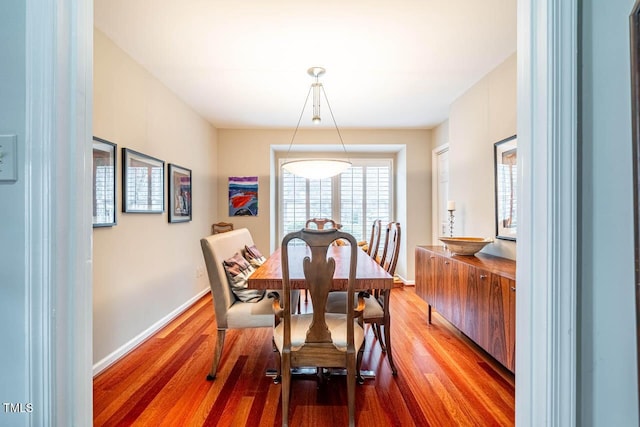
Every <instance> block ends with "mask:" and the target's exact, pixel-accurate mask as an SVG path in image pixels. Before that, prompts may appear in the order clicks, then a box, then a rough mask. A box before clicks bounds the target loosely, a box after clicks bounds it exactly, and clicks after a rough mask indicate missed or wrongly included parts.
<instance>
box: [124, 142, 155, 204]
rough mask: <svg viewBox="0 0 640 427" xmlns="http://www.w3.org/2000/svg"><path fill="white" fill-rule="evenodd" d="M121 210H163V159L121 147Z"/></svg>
mask: <svg viewBox="0 0 640 427" xmlns="http://www.w3.org/2000/svg"><path fill="white" fill-rule="evenodd" d="M122 211H123V212H126V213H159V214H161V213H163V212H164V161H163V160H160V159H157V158H155V157H151V156H149V155H147V154H143V153H140V152H138V151H134V150H131V149H128V148H123V149H122Z"/></svg>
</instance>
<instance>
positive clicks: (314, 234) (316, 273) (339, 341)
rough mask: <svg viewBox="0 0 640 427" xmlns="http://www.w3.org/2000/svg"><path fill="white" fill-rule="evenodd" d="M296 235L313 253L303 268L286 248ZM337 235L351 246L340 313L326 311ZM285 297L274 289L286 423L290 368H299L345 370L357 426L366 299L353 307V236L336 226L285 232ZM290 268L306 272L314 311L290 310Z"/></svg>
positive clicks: (351, 417) (351, 415) (275, 333)
mask: <svg viewBox="0 0 640 427" xmlns="http://www.w3.org/2000/svg"><path fill="white" fill-rule="evenodd" d="M294 239H300V240H302V241H303V242H305V243H306V244H307V246H308V247H309V249H310V253H311V256H310V257H309V256H307V257H305V258H304V261H303V266H302V268H300V267H299V266H293V267H292V266H290V265H289V255H288V246H289V242H290V241H292V240H294ZM336 239H346V240H347V241H349V243H350V244H351V246H350V257H349V279H348V301H347V304H346V307H349V308H350V309H346V307H345V310H343V311H342V312H341V313H326V312H325V302H326V301H327V296H328V295H329V291H330V289H331V286H332V282H333V273H334V270H335V260H334V259H333V258H328V259H327V249H328V247H329V246H330V244H331V243H332V242H333V241H335V240H336ZM281 247H282V261H281V262H282V295H279V294H276V293H271V294H270V296H271V297H273V298H274V302H273V309H274V312H275V313H276V317H277V318H278V319H280V321H278V322H277V325H276V326H275V327H274V330H273V340H274V344H275V346H276V348H277V349H278V355H279V359H280V364H279V365H278V366H279V367H280V372H279V373H278V374H279V376H280V378H281V379H282V425H283V426H287V425H288V424H289V402H290V395H291V369H293V368H299V367H316V368H346V370H347V401H348V402H347V403H348V413H349V425H350V426H354V425H355V401H356V399H355V390H356V377H357V376H358V375H359V372H360V364H361V362H362V352H363V349H364V329H363V326H362V312H363V311H362V310H363V309H364V301H363V298H362V296H359V297H358V306H357V307H356V308H355V309H354V308H353V307H354V300H355V282H356V266H357V258H358V254H357V251H358V250H359V249H358V247H357V246H356V241H355V239H354V237H353V236H352V235H350V234H348V233H344V232H341V231H339V230H336V229H327V230H310V229H303V230H300V231H297V232H293V233H289V234H287V235H286V236H285V237H284V239H283V240H282V246H281ZM292 269H295V270H302V271H304V277H305V280H306V282H305V286H306V287H307V288H308V289H309V292H310V293H311V302H312V304H313V312H312V313H306V314H292V313H291V312H290V310H286V309H284V308H283V307H289V306H290V304H291V293H292V290H291V283H290V280H289V276H290V271H291V270H292Z"/></svg>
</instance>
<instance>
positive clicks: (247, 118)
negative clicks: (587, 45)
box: [94, 0, 517, 129]
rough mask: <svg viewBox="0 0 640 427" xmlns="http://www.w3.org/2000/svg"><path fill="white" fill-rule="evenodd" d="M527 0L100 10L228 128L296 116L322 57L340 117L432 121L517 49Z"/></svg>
mask: <svg viewBox="0 0 640 427" xmlns="http://www.w3.org/2000/svg"><path fill="white" fill-rule="evenodd" d="M516 3H517V1H516V0H483V1H478V0H394V1H393V2H391V1H381V0H351V1H346V0H325V1H324V2H310V1H306V0H235V1H233V0H94V13H95V18H94V22H95V26H96V27H97V28H98V29H99V30H100V31H102V32H103V33H105V34H106V35H107V36H108V37H109V38H110V39H111V40H113V41H114V42H115V43H116V44H117V45H118V46H120V48H122V49H123V50H124V51H125V52H127V53H128V54H129V55H130V56H131V57H133V58H134V60H135V61H137V62H138V63H140V64H141V65H142V66H143V67H144V68H146V69H147V70H148V71H150V72H151V73H152V74H153V75H154V76H155V77H156V78H158V79H159V80H160V81H162V82H163V83H164V84H165V85H166V86H167V87H168V88H169V89H171V90H172V91H173V92H174V93H175V94H176V95H177V96H178V97H180V98H181V99H182V100H183V101H184V102H185V103H187V104H188V105H190V106H191V107H192V108H193V109H194V110H195V111H197V112H198V113H199V114H200V115H202V116H203V117H204V118H205V119H206V120H207V121H209V122H210V123H211V124H212V125H214V126H215V127H217V128H292V127H295V125H296V123H297V121H298V117H299V116H300V113H301V110H302V107H303V105H304V101H305V97H306V95H307V92H308V90H309V85H310V84H311V83H312V80H313V79H312V78H311V77H310V76H309V75H308V74H307V69H308V68H310V67H312V66H321V67H324V68H326V70H327V72H326V74H325V75H324V76H322V77H321V79H320V81H321V82H322V83H323V85H324V88H325V91H326V94H327V97H328V100H329V102H330V104H331V109H332V111H333V114H334V116H335V120H336V122H337V124H338V126H339V127H340V128H356V129H357V128H378V129H396V128H403V129H413V128H418V129H421V128H430V127H433V126H436V125H438V124H439V123H441V122H442V121H443V120H445V119H446V118H447V117H448V112H449V105H450V104H451V103H452V102H453V101H454V100H455V99H456V98H458V97H459V96H460V95H461V94H463V93H464V92H465V91H466V90H467V89H469V88H470V87H471V86H472V85H473V84H474V83H476V82H477V81H478V80H480V79H481V78H482V77H483V76H484V75H485V74H487V73H488V72H489V71H490V70H492V69H493V68H494V67H496V66H497V65H498V64H500V63H501V62H503V61H504V60H505V59H506V58H507V57H509V56H510V55H511V54H512V53H514V52H515V51H516ZM321 108H322V119H323V120H322V124H321V126H323V127H328V126H333V122H332V121H331V116H330V115H329V111H328V109H327V108H326V103H325V102H324V99H323V103H322V107H321ZM311 126H313V125H312V124H311V107H310V105H307V108H306V109H305V117H304V118H303V120H302V123H301V127H311Z"/></svg>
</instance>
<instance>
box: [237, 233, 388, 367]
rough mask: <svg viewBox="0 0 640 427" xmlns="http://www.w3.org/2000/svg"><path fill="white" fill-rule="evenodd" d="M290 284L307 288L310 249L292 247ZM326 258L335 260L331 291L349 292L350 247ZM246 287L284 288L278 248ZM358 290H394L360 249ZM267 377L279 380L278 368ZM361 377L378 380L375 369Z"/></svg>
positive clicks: (334, 248)
mask: <svg viewBox="0 0 640 427" xmlns="http://www.w3.org/2000/svg"><path fill="white" fill-rule="evenodd" d="M288 249H289V251H288V252H289V282H290V284H291V288H292V289H304V288H305V279H304V271H303V260H304V257H306V256H311V250H310V249H309V248H308V247H307V246H290V247H289V248H288ZM327 257H332V258H333V259H334V260H335V265H336V267H335V270H334V273H333V281H332V288H331V289H332V290H333V291H346V290H347V288H348V280H349V279H348V278H349V261H350V257H351V248H350V247H349V246H337V245H332V246H329V248H328V250H327ZM247 287H249V288H251V289H273V290H278V289H282V252H281V250H280V248H278V249H276V250H275V251H274V252H273V253H272V254H271V256H269V258H267V260H266V261H265V262H264V263H263V264H262V265H261V266H260V267H258V268H257V269H256V270H255V271H254V272H253V274H252V275H251V276H249V279H248V280H247ZM355 288H356V290H371V289H381V290H383V291H384V292H385V294H386V295H385V297H386V298H388V297H389V292H390V290H391V289H392V288H393V276H392V275H390V274H389V273H387V271H386V270H385V269H384V268H382V267H381V266H380V264H378V263H377V262H376V261H375V260H374V259H373V258H371V257H370V256H369V255H368V254H367V253H366V252H365V251H363V250H361V249H358V259H357V266H356V283H355ZM314 373H316V370H315V369H311V368H296V369H295V370H293V371H292V374H293V375H295V376H307V375H314ZM344 373H345V370H344V369H340V370H332V371H331V375H336V374H337V375H341V374H344ZM266 375H267V376H269V377H273V378H275V377H276V375H277V374H276V370H275V369H267V373H266ZM360 375H361V376H362V378H367V379H371V378H375V372H373V371H372V370H360Z"/></svg>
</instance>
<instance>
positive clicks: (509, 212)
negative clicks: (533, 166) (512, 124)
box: [494, 135, 518, 241]
mask: <svg viewBox="0 0 640 427" xmlns="http://www.w3.org/2000/svg"><path fill="white" fill-rule="evenodd" d="M494 159H495V181H496V183H495V192H496V237H497V238H498V239H504V240H513V241H515V240H516V231H517V226H518V218H517V216H516V211H517V206H518V197H517V193H516V190H517V188H518V181H517V180H518V139H517V138H516V135H514V136H511V137H509V138H506V139H503V140H502V141H498V142H496V143H495V144H494Z"/></svg>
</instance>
